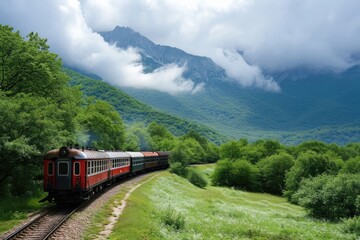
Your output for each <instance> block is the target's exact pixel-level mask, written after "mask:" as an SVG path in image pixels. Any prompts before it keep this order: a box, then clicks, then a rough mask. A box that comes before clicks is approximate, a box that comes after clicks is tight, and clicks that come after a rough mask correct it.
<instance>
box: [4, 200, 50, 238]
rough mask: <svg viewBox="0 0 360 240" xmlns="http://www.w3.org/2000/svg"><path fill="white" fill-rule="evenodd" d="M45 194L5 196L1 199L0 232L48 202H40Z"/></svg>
mask: <svg viewBox="0 0 360 240" xmlns="http://www.w3.org/2000/svg"><path fill="white" fill-rule="evenodd" d="M43 197H45V194H43V195H38V194H36V195H34V196H23V197H5V198H1V199H0V234H2V233H4V232H6V231H8V230H9V229H11V228H12V227H14V226H15V225H17V224H18V223H19V222H21V221H22V220H24V219H25V218H27V216H28V214H29V213H32V212H35V211H37V210H39V209H41V208H43V207H45V206H47V205H48V203H39V200H40V199H42V198H43Z"/></svg>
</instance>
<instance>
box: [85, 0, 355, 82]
mask: <svg viewBox="0 0 360 240" xmlns="http://www.w3.org/2000/svg"><path fill="white" fill-rule="evenodd" d="M104 2H106V3H104ZM117 2H119V1H117V0H103V1H97V0H83V1H82V3H83V4H82V7H83V9H84V12H85V13H87V14H86V15H91V16H95V14H97V15H98V18H94V17H92V18H87V20H88V22H89V25H90V26H92V27H94V29H96V30H111V29H112V28H113V27H114V26H115V25H120V26H129V27H132V28H134V29H135V30H136V31H139V32H140V33H142V34H144V35H145V36H148V37H149V38H150V39H152V40H154V41H155V42H158V43H161V44H166V45H172V46H176V47H179V48H181V49H184V50H185V51H188V52H190V53H194V54H198V55H204V56H210V57H212V58H213V60H214V61H215V62H216V63H218V64H220V65H221V64H222V63H223V62H224V56H222V55H221V54H218V49H222V50H223V51H225V52H226V51H238V50H240V51H241V52H242V53H243V54H242V56H243V58H244V59H245V63H243V62H242V61H238V62H239V64H240V65H239V69H241V68H244V66H245V65H246V64H248V67H247V68H249V69H258V70H256V71H253V73H254V76H253V78H251V79H253V80H252V81H253V83H252V84H249V85H252V86H254V85H258V82H259V80H256V79H259V78H258V77H257V76H258V74H259V73H260V74H261V72H262V71H264V70H266V71H267V72H268V71H284V70H288V69H293V68H298V67H308V68H313V69H327V70H328V69H330V70H334V71H342V70H345V69H347V68H349V67H351V66H353V65H354V64H359V59H354V58H352V56H354V55H357V56H358V55H359V53H360V45H359V44H358V43H359V42H360V15H359V14H358V9H360V1H358V0H348V1H328V0H318V1H312V0H291V1H289V0H278V1H261V0H188V1H172V0H157V1H150V0H148V1H130V0H128V1H121V4H120V3H117ZM103 4H107V5H111V6H113V7H114V8H113V9H112V11H111V12H110V15H107V14H108V12H107V13H105V12H101V11H97V9H99V8H101V6H102V5H103ZM111 14H112V15H111ZM103 15H106V17H105V16H103ZM218 57H219V58H218ZM225 57H226V56H225ZM227 61H228V62H229V61H230V62H231V61H232V60H231V59H228V60H227ZM222 66H223V67H225V69H227V70H229V69H228V68H229V67H226V66H224V64H222ZM227 73H229V71H227ZM248 74H249V71H245V72H244V74H243V78H245V79H249V77H248ZM237 75H238V80H239V79H240V75H241V73H240V72H239V73H238V74H237ZM246 81H248V80H240V82H242V83H243V84H244V83H245V82H246ZM260 83H268V84H270V85H273V84H272V83H273V82H271V81H267V79H266V78H264V77H263V80H260ZM260 85H262V84H260ZM264 86H268V85H267V84H265V85H264Z"/></svg>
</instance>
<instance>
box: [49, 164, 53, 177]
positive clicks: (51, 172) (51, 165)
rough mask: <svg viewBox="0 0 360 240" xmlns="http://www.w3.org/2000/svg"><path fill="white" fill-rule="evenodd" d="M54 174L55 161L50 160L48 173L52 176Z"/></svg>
mask: <svg viewBox="0 0 360 240" xmlns="http://www.w3.org/2000/svg"><path fill="white" fill-rule="evenodd" d="M53 174H54V163H52V162H48V175H49V176H52V175H53Z"/></svg>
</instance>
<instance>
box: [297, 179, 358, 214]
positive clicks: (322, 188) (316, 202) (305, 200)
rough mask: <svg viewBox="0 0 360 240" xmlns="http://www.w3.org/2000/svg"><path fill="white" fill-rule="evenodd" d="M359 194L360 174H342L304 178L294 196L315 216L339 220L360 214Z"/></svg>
mask: <svg viewBox="0 0 360 240" xmlns="http://www.w3.org/2000/svg"><path fill="white" fill-rule="evenodd" d="M359 196H360V175H359V174H340V175H338V176H336V177H334V176H331V175H321V176H318V177H315V178H309V179H305V180H303V181H302V183H301V186H300V188H299V190H298V191H297V192H296V193H295V194H294V196H293V198H294V199H296V201H297V202H299V203H300V205H301V206H303V207H305V208H306V209H307V210H308V211H309V213H310V215H312V216H314V217H318V218H326V219H330V220H339V219H341V218H347V217H354V216H355V215H359V214H360V212H359V209H358V206H357V204H358V201H359V200H360V198H359Z"/></svg>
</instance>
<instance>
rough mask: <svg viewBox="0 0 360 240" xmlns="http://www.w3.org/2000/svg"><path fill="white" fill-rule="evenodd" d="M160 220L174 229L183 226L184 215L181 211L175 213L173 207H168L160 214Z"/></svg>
mask: <svg viewBox="0 0 360 240" xmlns="http://www.w3.org/2000/svg"><path fill="white" fill-rule="evenodd" d="M161 221H162V222H163V223H164V224H165V225H167V226H169V227H172V228H174V229H175V230H180V229H183V228H184V227H185V217H184V216H183V215H182V214H181V213H176V212H175V210H174V209H172V208H170V207H168V208H167V209H166V210H165V211H164V212H163V214H162V215H161Z"/></svg>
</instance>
